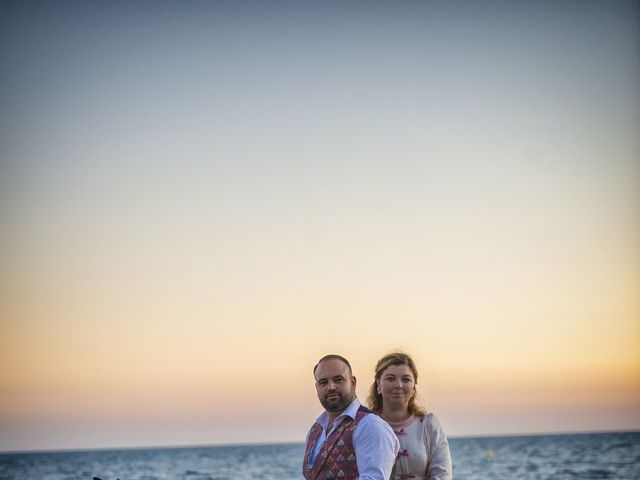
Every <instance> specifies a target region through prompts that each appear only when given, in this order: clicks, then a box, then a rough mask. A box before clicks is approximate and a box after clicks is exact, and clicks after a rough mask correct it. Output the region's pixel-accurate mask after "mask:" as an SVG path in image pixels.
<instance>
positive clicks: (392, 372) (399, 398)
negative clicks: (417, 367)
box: [378, 365, 416, 407]
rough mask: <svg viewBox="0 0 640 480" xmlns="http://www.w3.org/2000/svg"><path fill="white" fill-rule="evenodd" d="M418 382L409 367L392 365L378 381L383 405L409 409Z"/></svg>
mask: <svg viewBox="0 0 640 480" xmlns="http://www.w3.org/2000/svg"><path fill="white" fill-rule="evenodd" d="M415 387H416V381H415V379H414V378H413V373H412V372H411V369H410V368H409V367H408V366H407V365H390V366H389V367H387V368H385V369H384V370H383V372H382V375H381V376H380V380H378V392H379V393H381V394H382V405H383V406H386V407H391V406H395V407H399V406H404V407H407V406H408V405H409V400H410V399H411V397H412V396H413V394H414V392H415Z"/></svg>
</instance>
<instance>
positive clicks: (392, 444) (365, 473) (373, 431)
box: [305, 398, 400, 480]
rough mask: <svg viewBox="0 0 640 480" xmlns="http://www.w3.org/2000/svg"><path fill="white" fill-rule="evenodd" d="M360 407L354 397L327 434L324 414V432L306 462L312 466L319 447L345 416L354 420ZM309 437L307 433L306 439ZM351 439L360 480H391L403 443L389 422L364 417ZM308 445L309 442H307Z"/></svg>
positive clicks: (372, 415)
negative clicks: (401, 443)
mask: <svg viewBox="0 0 640 480" xmlns="http://www.w3.org/2000/svg"><path fill="white" fill-rule="evenodd" d="M358 408H360V401H359V400H358V399H357V398H355V399H354V400H353V402H351V403H350V404H349V406H348V407H347V408H345V409H344V411H343V412H342V413H341V414H340V415H338V416H337V417H336V418H335V420H334V421H333V427H332V428H331V431H329V432H327V426H328V424H329V414H328V413H327V412H326V411H325V412H323V413H322V415H320V416H319V417H318V418H317V419H316V421H317V422H318V423H319V424H320V425H321V426H322V432H321V433H320V435H318V438H317V439H316V443H315V444H314V445H313V448H312V449H311V453H310V455H309V458H307V459H306V461H307V463H308V465H309V466H310V467H311V466H312V465H313V461H314V460H315V458H316V455H318V452H320V447H321V446H322V444H323V443H324V441H325V440H326V439H327V437H328V436H329V435H331V432H333V431H334V430H335V429H336V428H337V427H338V426H339V425H340V423H341V422H342V420H343V419H344V417H351V418H353V419H354V420H355V418H356V414H357V413H358ZM308 437H309V434H308V433H307V438H308ZM351 439H352V441H353V449H354V450H355V454H356V464H357V465H358V475H359V476H358V479H359V480H388V479H389V476H390V475H391V470H392V469H393V464H394V463H395V461H396V456H397V454H398V449H399V448H400V443H399V442H398V438H397V437H396V435H395V433H393V430H392V429H391V427H390V426H389V424H388V423H387V422H385V421H384V420H382V419H381V418H380V417H378V416H377V415H375V414H373V413H371V414H369V415H365V416H364V417H363V418H362V419H361V420H360V422H359V423H358V425H356V428H355V429H354V430H353V433H352V436H351ZM305 443H306V442H305Z"/></svg>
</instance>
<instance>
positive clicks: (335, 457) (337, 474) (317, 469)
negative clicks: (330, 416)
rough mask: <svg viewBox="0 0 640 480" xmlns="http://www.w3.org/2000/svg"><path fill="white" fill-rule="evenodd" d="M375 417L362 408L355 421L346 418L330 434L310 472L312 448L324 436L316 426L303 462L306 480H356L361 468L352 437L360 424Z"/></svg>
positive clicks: (312, 431)
mask: <svg viewBox="0 0 640 480" xmlns="http://www.w3.org/2000/svg"><path fill="white" fill-rule="evenodd" d="M370 413H372V412H371V410H369V409H368V408H365V407H362V406H361V407H360V408H359V409H358V412H357V413H356V419H355V420H354V419H353V418H351V417H345V418H343V419H342V421H341V422H340V425H338V427H337V428H335V429H334V430H333V432H331V435H329V436H328V437H327V438H326V439H325V441H324V443H323V444H322V446H321V447H320V450H319V451H318V455H316V458H315V459H314V461H313V465H312V467H311V468H309V467H308V464H307V459H308V458H309V455H311V451H312V450H313V446H314V445H315V443H316V440H317V439H318V436H319V435H320V434H321V433H322V425H320V424H319V423H318V422H316V423H314V424H313V426H312V427H311V431H310V432H309V438H308V439H307V444H306V446H305V449H304V459H303V460H302V475H304V478H305V479H306V480H324V479H331V478H335V479H341V480H354V479H356V478H358V465H357V464H356V452H355V450H354V449H353V440H352V438H351V437H352V434H353V430H354V429H355V428H356V425H358V423H360V420H362V418H363V417H364V416H365V415H367V414H370Z"/></svg>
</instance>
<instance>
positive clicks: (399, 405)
mask: <svg viewBox="0 0 640 480" xmlns="http://www.w3.org/2000/svg"><path fill="white" fill-rule="evenodd" d="M313 376H314V377H315V381H316V390H317V393H318V399H319V400H320V403H321V404H322V406H323V407H324V408H325V412H323V413H322V415H320V416H319V417H318V418H317V420H316V422H315V423H314V424H313V426H312V427H311V430H309V433H307V439H306V442H305V452H304V460H303V465H302V473H303V475H304V478H305V479H306V480H325V479H342V480H355V479H359V480H389V479H391V480H396V479H397V480H399V479H403V480H404V479H426V480H450V479H451V456H450V453H449V444H448V442H447V437H446V436H445V434H444V431H443V430H442V427H441V426H440V423H439V422H438V419H437V418H436V417H435V416H434V415H433V414H431V413H430V414H426V413H425V412H424V410H423V409H422V408H420V407H419V406H417V405H416V404H415V396H416V382H417V380H418V371H417V370H416V366H415V364H414V362H413V360H412V359H411V357H409V355H407V354H404V353H391V354H389V355H385V356H384V357H382V358H381V359H380V360H379V361H378V363H377V365H376V375H375V381H374V382H373V384H372V385H371V389H370V392H369V398H368V399H367V400H368V404H369V407H370V408H371V410H369V409H367V408H365V407H363V406H362V405H361V404H360V402H359V401H358V399H357V398H356V377H354V376H353V374H352V372H351V365H350V364H349V362H348V361H347V359H345V358H344V357H341V356H340V355H326V356H324V357H322V358H321V359H320V360H319V361H318V363H317V364H316V366H315V367H314V369H313Z"/></svg>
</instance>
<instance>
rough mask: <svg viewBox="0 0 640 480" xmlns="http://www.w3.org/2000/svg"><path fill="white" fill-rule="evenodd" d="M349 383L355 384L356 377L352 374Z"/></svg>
mask: <svg viewBox="0 0 640 480" xmlns="http://www.w3.org/2000/svg"><path fill="white" fill-rule="evenodd" d="M351 383H353V386H354V387H355V386H356V377H354V376H353V375H351Z"/></svg>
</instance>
